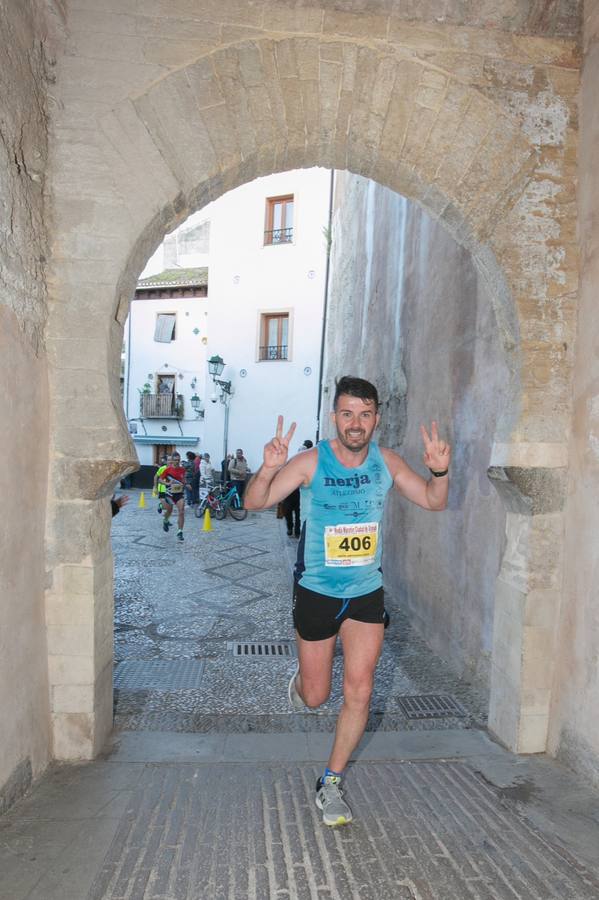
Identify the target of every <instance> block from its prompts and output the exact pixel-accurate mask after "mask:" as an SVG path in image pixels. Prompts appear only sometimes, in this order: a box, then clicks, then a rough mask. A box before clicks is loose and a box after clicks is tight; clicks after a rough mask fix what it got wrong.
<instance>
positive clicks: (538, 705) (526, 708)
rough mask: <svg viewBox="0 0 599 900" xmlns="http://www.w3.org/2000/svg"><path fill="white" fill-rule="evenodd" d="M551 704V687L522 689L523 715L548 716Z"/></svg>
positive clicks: (524, 716)
mask: <svg viewBox="0 0 599 900" xmlns="http://www.w3.org/2000/svg"><path fill="white" fill-rule="evenodd" d="M550 704H551V688H550V687H546V688H541V687H539V688H537V687H535V688H528V689H527V688H524V689H523V690H522V717H523V719H524V718H526V717H528V716H547V715H548V714H549V707H550Z"/></svg>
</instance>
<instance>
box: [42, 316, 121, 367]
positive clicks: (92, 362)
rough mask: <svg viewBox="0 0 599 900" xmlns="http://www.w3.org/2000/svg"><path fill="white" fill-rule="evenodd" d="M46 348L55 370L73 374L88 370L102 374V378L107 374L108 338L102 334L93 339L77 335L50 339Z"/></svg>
mask: <svg viewBox="0 0 599 900" xmlns="http://www.w3.org/2000/svg"><path fill="white" fill-rule="evenodd" d="M104 324H105V325H107V324H108V323H107V322H105V323H104ZM46 347H47V350H48V360H49V362H50V363H51V365H52V366H53V367H54V368H55V369H60V370H61V371H65V370H68V371H71V372H72V373H74V372H77V371H79V370H81V369H87V370H88V371H89V370H92V371H95V372H97V373H102V376H104V375H105V373H106V368H107V366H108V347H107V340H106V336H104V335H102V333H101V332H100V333H99V334H98V335H97V336H96V337H93V338H86V337H77V336H76V335H75V334H74V335H73V337H72V338H67V339H59V340H56V339H53V338H51V337H50V338H48V340H47V341H46ZM72 377H74V378H77V377H78V375H75V374H72Z"/></svg>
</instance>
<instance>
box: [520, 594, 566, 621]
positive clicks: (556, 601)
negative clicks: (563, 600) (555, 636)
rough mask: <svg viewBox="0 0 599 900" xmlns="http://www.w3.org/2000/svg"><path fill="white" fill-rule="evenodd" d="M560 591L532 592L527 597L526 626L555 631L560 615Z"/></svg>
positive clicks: (525, 609)
mask: <svg viewBox="0 0 599 900" xmlns="http://www.w3.org/2000/svg"><path fill="white" fill-rule="evenodd" d="M559 608H560V591H558V590H531V591H529V592H528V594H527V596H526V603H525V608H524V624H525V625H531V626H536V627H540V628H548V629H553V628H554V626H555V624H556V622H557V619H558V615H559Z"/></svg>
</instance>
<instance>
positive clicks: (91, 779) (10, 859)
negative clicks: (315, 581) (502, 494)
mask: <svg viewBox="0 0 599 900" xmlns="http://www.w3.org/2000/svg"><path fill="white" fill-rule="evenodd" d="M145 499H146V508H145V509H141V508H139V505H138V501H139V494H138V493H134V494H133V497H132V501H131V503H130V504H129V506H127V507H126V508H125V509H124V510H123V511H122V512H121V513H120V514H119V515H118V516H117V517H116V518H115V520H114V522H113V543H114V553H115V571H116V583H115V597H116V604H115V621H116V629H115V685H116V690H115V732H114V734H113V738H112V741H111V743H110V746H108V747H107V748H106V752H105V754H104V756H103V757H102V758H101V759H99V760H96V761H95V762H93V763H81V764H77V765H54V766H52V767H51V769H50V770H49V771H48V772H47V774H46V775H45V776H44V778H42V779H41V781H40V782H39V783H38V784H37V785H35V787H34V788H33V790H32V791H31V792H30V793H29V794H28V796H26V798H25V799H24V800H23V801H22V802H21V803H20V804H18V805H17V806H16V807H14V808H13V809H12V810H11V811H10V812H9V813H8V814H7V815H6V816H4V817H3V818H2V819H0V897H1V898H2V900H215V898H223V900H225V898H226V900H246V898H252V900H269V898H281V900H282V898H285V900H308V898H310V900H347V898H352V900H369V898H373V900H374V898H376V900H384V898H389V900H396V898H399V900H461V898H472V900H487V898H488V900H491V898H494V900H502V898H506V900H507V898H511V900H513V898H522V900H529V898H530V900H532V898H535V900H548V898H556V900H593V898H596V897H597V896H599V869H598V868H597V854H596V848H597V846H599V815H598V814H597V809H598V808H599V804H598V802H597V801H598V799H599V798H598V797H597V795H596V794H595V795H593V793H592V792H591V791H589V789H588V786H587V785H585V784H584V783H583V782H582V780H581V779H578V778H576V777H575V776H573V775H572V774H570V773H569V772H568V771H567V770H566V769H564V768H563V767H561V766H560V765H558V764H557V763H555V762H553V761H550V760H548V759H547V758H545V757H515V756H513V755H512V754H510V753H508V752H507V751H504V750H503V749H502V748H501V747H500V746H498V745H497V744H496V743H494V742H493V741H492V740H491V739H490V738H489V737H488V736H487V734H486V732H485V730H484V707H485V703H484V698H483V697H482V696H481V695H480V694H479V693H477V691H476V689H475V687H474V686H472V685H467V684H464V683H462V682H460V681H459V680H458V679H456V678H455V677H452V676H451V674H450V672H449V670H448V669H447V667H446V666H445V665H444V664H443V663H442V662H441V661H440V660H438V659H435V657H434V656H432V654H431V653H430V652H429V651H428V650H427V649H426V647H425V645H424V644H423V642H422V641H420V640H419V639H418V638H417V637H416V636H414V635H413V634H412V633H411V632H410V629H409V628H408V627H407V625H406V623H405V621H403V619H402V617H401V615H400V614H399V613H398V611H397V610H396V609H394V606H393V598H389V604H388V605H389V610H390V613H391V617H392V625H391V627H390V628H389V630H388V633H387V640H386V644H385V650H384V653H383V656H382V659H381V663H380V668H379V674H378V679H377V687H376V692H375V699H374V703H373V712H372V716H371V721H370V723H369V730H368V732H367V734H366V736H365V738H364V740H363V742H362V744H361V746H360V747H359V748H358V751H357V752H356V754H355V759H354V762H353V763H352V765H351V766H350V769H349V772H348V777H347V784H346V787H347V797H348V799H349V801H350V803H351V804H352V807H353V810H354V816H355V819H354V822H353V823H352V824H351V825H349V826H347V827H345V828H343V829H327V828H326V827H325V826H324V825H323V824H322V822H321V818H320V813H319V811H318V810H317V808H316V806H315V804H314V800H313V793H314V784H315V781H316V778H317V776H318V775H319V773H320V772H321V770H322V764H323V762H324V761H325V760H326V756H327V751H328V747H329V744H330V740H331V737H330V734H326V733H324V732H330V731H331V730H332V728H333V725H334V716H335V713H336V710H337V708H338V705H339V702H340V691H339V687H340V685H339V672H340V667H341V662H342V659H341V656H338V657H337V658H336V661H335V668H336V678H335V685H334V691H333V697H332V699H331V701H330V702H329V703H328V704H327V705H326V707H324V708H323V710H322V711H319V712H318V713H308V712H307V713H305V714H303V715H297V714H292V713H290V711H289V709H288V707H287V700H286V686H287V681H288V678H289V675H290V673H291V672H292V670H293V667H294V658H293V656H291V655H289V656H275V657H269V656H264V657H263V658H255V657H251V658H250V657H248V656H246V655H242V656H235V655H234V652H233V650H234V648H235V647H236V646H238V645H239V644H242V643H243V642H247V643H254V644H256V643H259V642H262V643H263V644H268V645H269V646H272V645H277V644H278V645H280V649H281V652H285V650H287V651H289V652H291V651H290V647H291V646H292V644H290V643H289V642H291V640H292V628H291V619H290V614H289V609H290V578H291V561H292V558H293V555H294V552H295V549H296V546H297V544H296V542H295V541H294V540H292V539H289V538H287V536H286V533H285V526H284V522H281V521H278V520H277V519H276V518H275V516H274V513H273V512H270V511H269V512H264V513H250V515H249V516H248V518H247V520H246V521H244V522H241V523H239V522H234V521H233V520H231V519H229V518H227V519H226V520H225V521H224V522H214V523H213V527H212V530H211V531H204V530H203V528H202V526H203V523H202V521H200V520H197V519H195V518H191V519H188V522H187V524H186V529H185V542H184V543H183V544H179V543H178V542H176V541H175V537H174V534H173V533H172V532H171V533H170V534H165V533H164V532H163V530H162V520H161V518H160V517H159V516H158V515H157V514H156V511H155V501H152V500H150V499H149V498H148V495H147V494H146V496H145ZM421 695H437V696H441V697H445V698H447V697H449V698H450V699H453V700H455V701H457V703H458V707H457V710H456V711H455V712H454V715H452V716H438V717H433V718H424V719H412V718H409V716H408V714H407V713H406V710H405V709H404V708H403V707H402V702H405V700H406V698H407V697H414V696H421ZM250 732H252V733H250Z"/></svg>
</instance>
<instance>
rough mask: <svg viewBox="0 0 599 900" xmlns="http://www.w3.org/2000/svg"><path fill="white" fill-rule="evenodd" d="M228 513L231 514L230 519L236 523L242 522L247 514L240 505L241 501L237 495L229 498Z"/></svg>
mask: <svg viewBox="0 0 599 900" xmlns="http://www.w3.org/2000/svg"><path fill="white" fill-rule="evenodd" d="M229 512H230V513H231V517H232V518H233V519H235V521H236V522H242V521H243V519H245V517H246V516H247V514H248V511H247V509H244V508H243V506H242V505H241V500H240V499H239V494H237V493H235V494H233V496H232V497H231V503H230V504H229Z"/></svg>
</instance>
